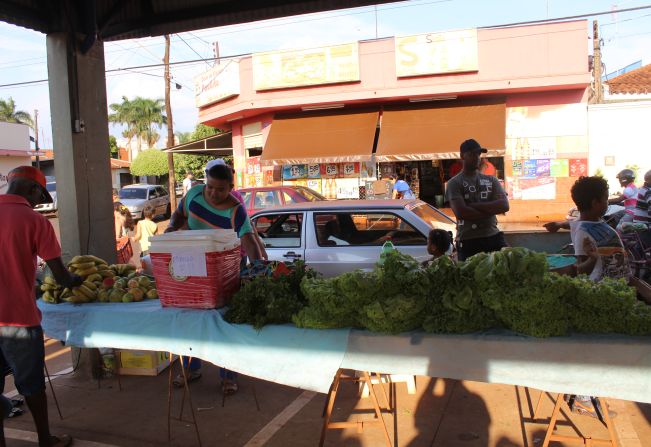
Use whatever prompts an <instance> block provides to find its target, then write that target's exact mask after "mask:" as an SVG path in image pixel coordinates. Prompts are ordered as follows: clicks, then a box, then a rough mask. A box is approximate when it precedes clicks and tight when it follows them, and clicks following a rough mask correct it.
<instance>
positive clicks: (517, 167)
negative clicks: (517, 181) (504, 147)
mask: <svg viewBox="0 0 651 447" xmlns="http://www.w3.org/2000/svg"><path fill="white" fill-rule="evenodd" d="M511 166H512V174H511V175H512V176H513V177H522V160H513V163H512V164H511Z"/></svg>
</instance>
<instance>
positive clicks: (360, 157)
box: [195, 21, 592, 221]
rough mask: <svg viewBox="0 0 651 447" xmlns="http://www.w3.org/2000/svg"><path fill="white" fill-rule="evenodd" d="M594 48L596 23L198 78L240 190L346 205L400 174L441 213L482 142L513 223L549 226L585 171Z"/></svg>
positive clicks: (440, 39) (279, 55) (363, 47)
mask: <svg viewBox="0 0 651 447" xmlns="http://www.w3.org/2000/svg"><path fill="white" fill-rule="evenodd" d="M588 50H589V40H588V26H587V22H586V21H572V22H564V23H554V24H545V25H535V26H522V27H511V28H492V29H477V30H462V31H454V32H444V33H430V34H422V35H415V36H404V37H398V38H387V39H379V40H373V41H362V42H354V43H351V44H342V45H340V46H333V47H324V48H319V49H309V50H297V51H279V52H270V53H262V54H254V55H252V56H248V57H243V58H240V59H239V60H232V61H227V62H222V63H221V64H220V65H219V66H217V67H215V68H213V69H212V70H211V71H209V72H206V73H204V74H202V75H200V76H199V77H198V78H197V79H196V80H195V82H196V84H197V89H196V90H197V105H198V106H199V119H200V122H202V123H203V124H207V125H210V126H214V127H217V128H220V129H228V128H230V130H231V131H232V136H233V156H234V165H235V169H236V171H237V172H238V182H239V184H240V186H241V187H242V186H250V185H253V184H257V185H261V184H269V183H273V182H280V181H284V182H295V183H299V184H305V185H308V186H312V187H315V188H316V189H318V188H320V189H321V191H320V192H322V193H325V194H326V195H330V196H331V197H335V196H337V197H338V198H346V197H353V196H354V195H355V194H356V192H360V193H361V194H362V195H363V193H364V190H365V187H366V186H368V183H367V182H368V181H370V180H373V179H374V178H377V177H379V176H380V175H382V173H384V174H390V173H402V172H404V173H410V174H412V176H413V177H414V179H413V180H414V185H415V188H416V189H417V190H418V191H419V195H420V196H421V198H423V199H424V200H426V201H428V202H431V203H438V204H439V205H440V199H441V198H440V196H441V195H442V194H443V189H444V185H445V182H446V181H447V180H448V179H449V176H450V174H451V172H453V170H454V168H453V165H454V164H455V158H456V157H457V156H458V155H457V153H458V147H459V144H460V143H461V142H462V141H463V140H464V139H466V138H475V139H477V140H478V141H479V142H480V143H482V145H484V146H485V147H486V148H487V149H489V154H488V156H489V160H490V162H491V163H492V164H493V165H494V167H495V174H496V175H497V176H498V177H499V178H500V179H501V180H503V181H504V185H505V187H506V189H507V191H508V193H509V197H510V199H511V203H512V206H511V212H510V213H509V215H508V216H507V217H506V218H507V219H508V220H511V221H537V220H540V221H543V220H546V219H550V218H556V217H558V216H559V215H562V214H564V213H565V212H566V210H567V209H569V208H570V207H571V206H572V203H571V199H570V197H569V188H570V186H571V184H572V183H573V181H574V180H575V179H576V177H577V176H579V175H586V174H587V172H588V166H587V159H588V137H587V98H588V88H589V86H590V82H591V79H592V78H591V74H590V71H589V67H588ZM360 114H370V115H369V116H370V118H369V119H368V120H363V119H362V120H360V119H357V118H359V117H360ZM342 115H343V116H349V117H350V119H345V118H344V119H341V117H342ZM353 115H357V118H355V119H353V118H354V117H353ZM376 115H377V119H376V120H374V117H375V116H376ZM336 117H339V118H336ZM364 122H370V123H371V124H369V125H368V126H370V127H372V128H365V129H362V127H363V125H362V124H359V123H364ZM334 123H336V126H337V127H336V128H333V125H334ZM347 123H350V126H357V127H359V128H350V129H347V128H346V127H347V126H348V125H349V124H347ZM320 124H322V126H321V125H320ZM301 129H305V132H304V133H301ZM373 134H374V135H373ZM369 136H370V138H369ZM297 140H300V144H297ZM303 148H304V150H303ZM317 164H318V165H319V168H315V165H317ZM328 165H331V167H332V166H335V165H336V166H337V168H338V169H336V168H332V169H335V171H337V172H336V174H333V172H334V171H332V172H331V169H330V168H329V167H328ZM288 166H303V167H304V168H305V169H303V168H301V169H298V168H296V169H293V170H288V168H287V167H288ZM326 168H327V169H326ZM344 170H345V171H346V175H344V174H343V172H342V171H344ZM308 171H309V172H308ZM317 171H318V173H317ZM289 172H293V173H298V174H297V175H294V176H293V177H292V175H291V174H288V173H289ZM365 176H366V177H365ZM333 177H334V178H333ZM339 178H341V179H342V180H339ZM355 179H356V180H355ZM355 182H356V183H357V188H356V187H355V186H354V185H355ZM326 185H329V186H327V187H326ZM339 185H341V186H339ZM351 185H352V186H351ZM340 192H341V194H340ZM338 195H340V196H338Z"/></svg>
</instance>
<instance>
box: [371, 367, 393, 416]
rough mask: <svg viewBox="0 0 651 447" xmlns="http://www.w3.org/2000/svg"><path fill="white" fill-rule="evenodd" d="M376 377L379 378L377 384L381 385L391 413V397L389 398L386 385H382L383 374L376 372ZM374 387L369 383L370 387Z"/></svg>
mask: <svg viewBox="0 0 651 447" xmlns="http://www.w3.org/2000/svg"><path fill="white" fill-rule="evenodd" d="M375 377H377V383H378V385H380V389H381V390H382V394H384V400H385V401H386V402H387V410H388V411H391V401H390V400H389V396H387V392H386V390H385V389H384V384H383V383H382V374H380V373H378V372H376V373H375ZM371 386H373V385H372V384H371V383H369V387H371Z"/></svg>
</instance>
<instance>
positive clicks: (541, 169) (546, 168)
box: [536, 160, 551, 177]
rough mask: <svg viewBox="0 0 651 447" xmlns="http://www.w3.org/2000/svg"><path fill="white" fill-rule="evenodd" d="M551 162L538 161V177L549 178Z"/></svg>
mask: <svg viewBox="0 0 651 447" xmlns="http://www.w3.org/2000/svg"><path fill="white" fill-rule="evenodd" d="M550 169H551V163H550V160H536V177H549V172H550Z"/></svg>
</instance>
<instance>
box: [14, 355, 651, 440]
mask: <svg viewBox="0 0 651 447" xmlns="http://www.w3.org/2000/svg"><path fill="white" fill-rule="evenodd" d="M61 349H64V348H61ZM62 357H64V356H63V355H59V356H58V357H57V359H58V360H57V362H58V364H57V366H56V367H57V368H62V367H63V366H65V365H64V364H62V363H61V358H62ZM68 358H69V357H68ZM55 372H56V371H53V368H52V367H51V368H50V373H51V374H55ZM167 372H168V371H167V370H165V371H164V372H163V373H162V374H160V375H159V376H157V377H137V376H122V377H121V383H122V390H121V391H120V390H119V389H118V383H117V380H116V379H114V378H113V379H108V380H105V381H102V382H101V388H98V384H97V382H88V381H84V382H80V381H79V380H78V379H75V378H74V377H73V376H72V375H62V376H58V377H57V378H56V379H55V380H54V386H55V390H56V393H57V397H58V399H59V403H60V404H61V408H62V411H63V415H64V419H63V420H60V419H59V417H58V415H57V413H56V408H55V407H54V404H53V401H52V399H51V398H50V420H51V426H52V428H53V430H52V431H53V432H54V433H55V434H56V433H68V434H70V435H72V436H73V437H74V438H75V439H76V441H75V444H74V445H75V446H81V447H83V446H87V447H106V446H123V447H136V446H139V447H140V446H142V447H147V446H159V445H163V444H167V390H168V374H167ZM239 382H240V391H239V392H238V393H237V394H235V395H234V396H231V397H228V398H227V399H226V400H225V405H224V406H223V407H222V394H221V392H220V384H219V374H218V370H217V368H216V367H215V366H212V365H209V364H206V363H204V369H203V377H202V378H201V380H199V381H197V382H195V383H192V384H191V385H190V387H191V390H192V399H193V408H194V410H195V414H196V416H197V420H198V422H199V431H200V435H201V440H202V443H203V445H204V446H245V447H260V446H268V447H281V446H282V447H286V446H292V447H293V446H296V447H300V446H305V447H307V446H310V447H312V446H316V445H318V441H319V437H320V433H321V426H322V421H323V420H322V418H321V414H322V411H323V406H324V402H325V395H323V394H317V393H312V392H304V391H302V390H298V389H294V388H289V387H285V386H282V385H277V384H273V383H269V382H264V381H261V380H254V379H252V378H249V377H244V376H241V377H240V380H239ZM384 387H385V390H386V391H387V393H389V392H391V396H390V398H391V400H392V403H393V408H394V410H393V411H392V412H391V413H387V414H385V415H384V419H385V421H386V424H387V427H388V430H389V433H390V436H391V439H392V441H393V443H394V446H409V447H453V446H460V447H461V446H467V447H480V446H496V447H498V446H499V447H508V446H526V447H535V446H539V445H541V444H542V439H543V438H544V430H545V424H544V423H542V422H532V421H531V420H530V415H531V413H532V407H533V406H535V404H536V402H537V399H538V396H539V391H537V390H530V391H529V393H528V394H527V392H526V390H524V389H517V388H516V387H513V386H507V385H495V384H493V385H489V384H482V383H476V382H461V381H455V380H441V379H432V378H428V377H418V378H417V391H416V394H414V395H409V394H407V389H406V386H405V384H404V383H397V384H394V385H391V386H389V385H384ZM7 390H8V388H7ZM376 391H377V393H378V399H379V402H380V405H381V406H386V402H385V400H384V395H383V393H381V392H380V389H379V388H378V386H376ZM48 393H49V390H48ZM182 394H183V392H182V390H177V389H174V390H173V412H174V413H175V414H176V415H178V412H179V410H180V406H179V402H180V399H181V396H182ZM527 396H528V397H527ZM256 398H257V401H258V403H259V406H260V409H259V410H258V409H257V407H256ZM611 407H612V409H614V410H615V411H617V412H618V417H617V418H616V419H615V423H616V427H617V430H618V434H619V437H620V441H621V444H620V445H621V447H641V446H651V405H642V404H635V403H631V402H623V401H612V402H611ZM370 409H372V402H371V400H370V399H368V398H360V397H359V394H358V389H357V386H356V385H355V384H353V383H342V385H341V386H340V389H339V393H338V395H337V401H336V404H335V412H334V417H333V420H334V421H345V420H351V421H354V420H358V419H366V420H369V419H372V415H371V413H370V412H369V411H368V410H370ZM551 411H552V402H551V400H550V398H549V397H546V398H545V400H544V405H543V409H542V415H543V416H546V417H548V416H549V415H550V414H551ZM184 417H185V418H186V419H189V418H190V413H189V411H188V406H187V405H186V407H185V414H184ZM5 427H6V428H7V440H8V445H10V446H33V445H36V443H35V442H34V440H35V435H34V433H33V432H34V426H33V422H32V419H31V417H30V416H29V414H28V413H27V412H26V414H25V415H23V416H20V417H18V418H14V419H10V420H7V421H5ZM573 428H575V429H578V430H579V431H581V432H582V433H584V434H586V435H590V436H592V437H606V436H607V431H606V429H605V427H603V425H601V423H599V422H598V421H596V420H594V419H591V418H588V417H585V416H577V415H570V422H569V423H568V422H564V420H563V422H561V428H560V431H561V432H563V433H565V434H571V433H572V429H573ZM30 436H31V437H30ZM98 443H99V444H101V445H98ZM169 445H172V446H194V445H198V442H197V438H196V434H195V431H194V427H193V426H192V425H190V424H187V423H184V422H177V421H174V422H172V440H171V443H170V444H169ZM326 445H327V446H359V447H375V446H384V445H385V442H384V437H383V435H382V433H381V432H380V430H379V429H377V428H375V427H373V426H369V427H366V428H365V429H364V431H363V432H362V433H357V431H356V429H346V430H329V431H328V434H327V438H326ZM553 445H563V444H559V443H557V444H553Z"/></svg>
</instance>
